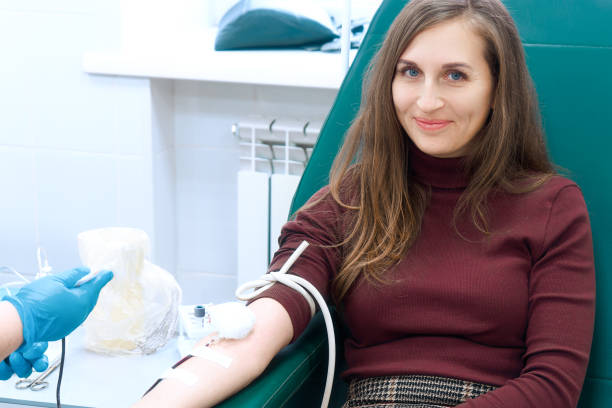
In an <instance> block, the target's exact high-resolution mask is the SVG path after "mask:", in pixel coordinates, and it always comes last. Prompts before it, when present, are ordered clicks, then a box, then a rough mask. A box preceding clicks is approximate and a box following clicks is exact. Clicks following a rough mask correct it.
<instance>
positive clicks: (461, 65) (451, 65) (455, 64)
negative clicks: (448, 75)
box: [397, 59, 473, 71]
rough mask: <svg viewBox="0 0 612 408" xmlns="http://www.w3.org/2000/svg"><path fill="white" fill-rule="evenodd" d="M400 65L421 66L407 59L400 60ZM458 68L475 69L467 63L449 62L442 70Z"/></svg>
mask: <svg viewBox="0 0 612 408" xmlns="http://www.w3.org/2000/svg"><path fill="white" fill-rule="evenodd" d="M397 63H398V64H405V65H411V66H415V67H417V68H418V67H419V64H417V63H416V62H414V61H410V60H406V59H400V60H399V61H398V62H397ZM457 68H463V69H469V70H472V71H473V68H472V67H471V65H469V64H466V63H465V62H448V63H446V64H444V65H442V69H457Z"/></svg>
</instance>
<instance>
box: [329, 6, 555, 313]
mask: <svg viewBox="0 0 612 408" xmlns="http://www.w3.org/2000/svg"><path fill="white" fill-rule="evenodd" d="M459 17H461V18H462V19H464V21H466V22H468V23H469V24H470V26H471V27H472V28H473V29H474V30H475V32H476V33H478V34H479V35H481V36H482V38H483V39H484V40H485V43H486V49H485V59H486V61H487V63H488V65H489V69H490V70H491V73H492V76H493V78H494V81H495V84H494V87H493V89H494V103H493V109H492V112H491V114H490V117H489V119H488V121H487V123H486V124H485V125H484V127H483V129H482V130H481V131H480V132H479V134H478V135H477V136H476V137H475V138H474V139H473V141H472V142H471V143H470V146H469V147H468V152H467V155H466V157H465V163H466V171H467V172H468V174H469V176H470V182H469V184H468V186H467V187H466V189H465V191H464V192H463V194H462V195H461V198H460V199H459V202H458V203H457V206H456V208H455V213H454V219H455V220H456V219H457V217H459V216H469V217H470V218H471V220H472V221H473V223H474V225H475V226H476V228H478V230H480V231H481V232H483V233H485V234H488V233H489V231H488V222H487V215H486V198H487V195H488V194H489V193H490V192H491V190H492V189H494V188H499V189H502V190H503V191H507V192H510V193H521V192H527V191H531V190H533V189H535V188H537V187H538V186H540V185H541V184H542V183H544V182H545V181H546V180H547V179H548V178H549V177H550V176H551V175H552V174H554V168H553V166H552V164H551V162H550V160H549V158H548V154H547V151H546V147H545V143H544V135H543V130H542V125H541V120H540V114H539V109H538V103H537V97H536V94H535V91H534V88H533V84H532V81H531V77H530V76H529V73H528V71H527V66H526V63H525V56H524V53H523V48H522V44H521V41H520V38H519V35H518V31H517V29H516V26H515V24H514V21H513V20H512V18H511V16H510V15H509V13H508V11H507V10H506V9H505V7H504V6H503V5H502V3H501V2H500V1H498V0H412V1H411V2H410V3H408V4H407V5H406V6H405V7H404V9H403V10H402V11H401V13H400V14H399V15H398V16H397V18H396V19H395V21H394V22H393V24H392V25H391V27H390V28H389V31H388V33H387V36H386V38H385V40H384V42H383V44H382V47H381V48H380V50H379V51H378V53H377V55H376V57H375V58H374V60H373V62H372V63H371V65H370V67H369V69H368V74H367V76H366V80H365V81H364V93H363V97H362V103H361V110H360V112H359V114H358V116H357V118H356V119H355V121H354V122H353V124H352V126H351V127H350V129H349V130H348V132H347V135H346V139H345V141H344V144H343V146H342V148H341V150H340V151H339V153H338V155H337V157H336V159H335V161H334V164H333V167H332V169H331V172H330V194H331V195H332V197H333V198H334V200H336V201H337V202H338V203H340V205H342V206H344V207H346V208H348V209H349V211H347V213H348V214H349V216H350V223H349V226H348V229H347V235H346V236H345V239H344V241H343V242H342V243H341V244H340V245H341V246H342V252H343V254H344V256H343V263H342V266H341V269H340V271H339V272H338V273H337V275H336V278H335V279H334V282H333V292H334V298H335V299H336V301H338V302H339V301H340V300H342V298H343V297H344V296H345V295H346V294H347V292H348V291H349V289H350V288H351V286H352V285H353V283H354V282H355V281H356V280H357V279H358V278H359V277H360V276H361V275H362V274H363V275H364V277H366V278H367V279H370V280H372V279H373V280H374V281H378V282H385V279H384V278H383V273H384V271H385V270H387V269H388V268H389V267H391V266H392V265H394V264H395V263H397V262H398V261H399V260H400V259H401V257H402V256H403V255H404V254H405V252H406V250H407V249H408V248H409V247H410V246H411V245H412V244H413V243H414V242H415V240H416V238H417V237H418V235H419V232H420V228H421V221H422V218H423V214H424V212H425V209H426V207H427V202H428V190H427V188H426V186H423V185H421V184H420V183H419V182H417V181H416V180H413V179H412V178H411V175H410V174H411V172H410V171H409V169H410V163H409V155H408V152H409V149H410V143H409V138H408V136H407V135H406V133H405V131H404V129H403V128H402V126H401V124H400V122H399V120H398V118H397V116H396V113H395V107H394V105H393V100H392V92H391V84H392V81H393V78H394V75H395V70H396V64H397V62H398V60H399V58H400V56H401V55H402V53H403V51H404V50H405V49H406V47H407V46H408V45H409V44H410V42H411V41H412V39H414V38H415V36H416V35H418V34H419V33H421V32H423V31H424V30H426V29H428V28H430V27H433V26H434V25H436V24H439V23H442V22H445V21H448V20H451V19H455V18H459ZM521 179H523V180H524V179H527V180H529V183H516V181H517V180H521ZM347 184H348V185H350V186H351V188H352V189H354V191H356V192H357V194H355V195H354V196H353V199H350V200H348V201H349V202H346V201H347V200H345V199H344V198H345V197H346V195H345V192H346V190H347ZM519 185H520V186H522V187H519ZM457 232H458V231H457Z"/></svg>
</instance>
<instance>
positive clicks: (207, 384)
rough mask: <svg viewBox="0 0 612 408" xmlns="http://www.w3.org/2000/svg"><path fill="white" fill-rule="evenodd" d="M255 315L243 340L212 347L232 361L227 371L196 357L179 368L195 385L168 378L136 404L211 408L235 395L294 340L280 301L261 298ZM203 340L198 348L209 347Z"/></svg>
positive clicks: (135, 407)
mask: <svg viewBox="0 0 612 408" xmlns="http://www.w3.org/2000/svg"><path fill="white" fill-rule="evenodd" d="M249 308H250V309H251V310H252V311H253V313H255V326H254V328H253V330H252V331H251V333H250V334H249V335H248V336H247V337H245V338H244V339H241V340H221V341H220V342H219V343H217V344H214V345H213V346H211V347H212V349H213V350H215V351H216V352H218V353H221V354H223V355H225V356H227V357H229V358H231V359H232V360H231V364H230V366H229V367H228V368H224V367H223V366H221V365H220V364H218V363H215V362H211V361H209V360H207V359H204V358H200V357H194V358H191V359H189V360H187V361H185V362H184V363H183V364H181V365H180V366H179V368H180V369H181V370H185V371H188V372H189V373H191V374H193V375H194V376H195V378H197V382H196V383H195V384H194V385H191V386H189V385H186V384H185V383H183V382H181V381H180V380H176V379H172V378H169V379H165V380H164V381H162V382H161V383H159V384H158V385H157V387H155V388H154V389H153V390H151V392H149V393H148V394H147V395H146V396H144V397H143V398H142V399H141V400H140V401H138V402H137V403H136V404H134V405H133V408H142V407H164V408H165V407H170V406H171V407H177V408H178V407H184V408H187V407H194V408H195V407H197V408H202V407H211V406H213V405H215V404H217V403H219V402H221V401H223V400H225V399H226V398H228V397H229V396H231V395H233V394H235V393H236V392H238V391H239V390H241V389H242V388H244V387H245V386H246V385H248V384H249V383H250V382H251V381H253V380H254V379H255V378H257V376H259V375H260V374H261V373H262V372H263V371H264V369H265V368H266V367H267V366H268V364H269V363H270V361H271V360H272V358H273V357H274V356H275V355H276V353H278V352H279V351H280V350H281V349H282V348H283V347H285V346H286V345H287V344H289V341H290V340H291V338H292V337H293V325H292V323H291V320H290V318H289V315H288V314H287V312H286V310H285V309H284V307H283V306H281V304H280V303H278V302H277V301H276V300H273V299H270V298H262V299H258V300H256V301H255V302H253V303H252V304H250V305H249ZM206 342H207V339H202V340H201V341H200V342H199V343H198V346H200V345H204V344H206Z"/></svg>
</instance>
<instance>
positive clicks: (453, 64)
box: [442, 62, 472, 70]
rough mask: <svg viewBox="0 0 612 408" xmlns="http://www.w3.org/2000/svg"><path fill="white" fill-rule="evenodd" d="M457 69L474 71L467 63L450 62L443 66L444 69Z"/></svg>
mask: <svg viewBox="0 0 612 408" xmlns="http://www.w3.org/2000/svg"><path fill="white" fill-rule="evenodd" d="M455 68H464V69H469V70H472V67H471V66H470V65H469V64H466V63H465V62H449V63H448V64H444V65H442V69H455Z"/></svg>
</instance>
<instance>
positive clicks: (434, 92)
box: [417, 81, 444, 113]
mask: <svg viewBox="0 0 612 408" xmlns="http://www.w3.org/2000/svg"><path fill="white" fill-rule="evenodd" d="M417 106H418V107H419V109H420V110H421V111H423V112H424V113H428V112H433V111H435V110H437V109H440V108H441V107H443V106H444V100H443V98H442V97H441V95H440V93H439V90H438V89H437V87H436V85H435V84H433V83H428V81H426V82H425V83H424V84H423V86H422V88H421V89H420V94H419V97H418V98H417Z"/></svg>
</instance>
